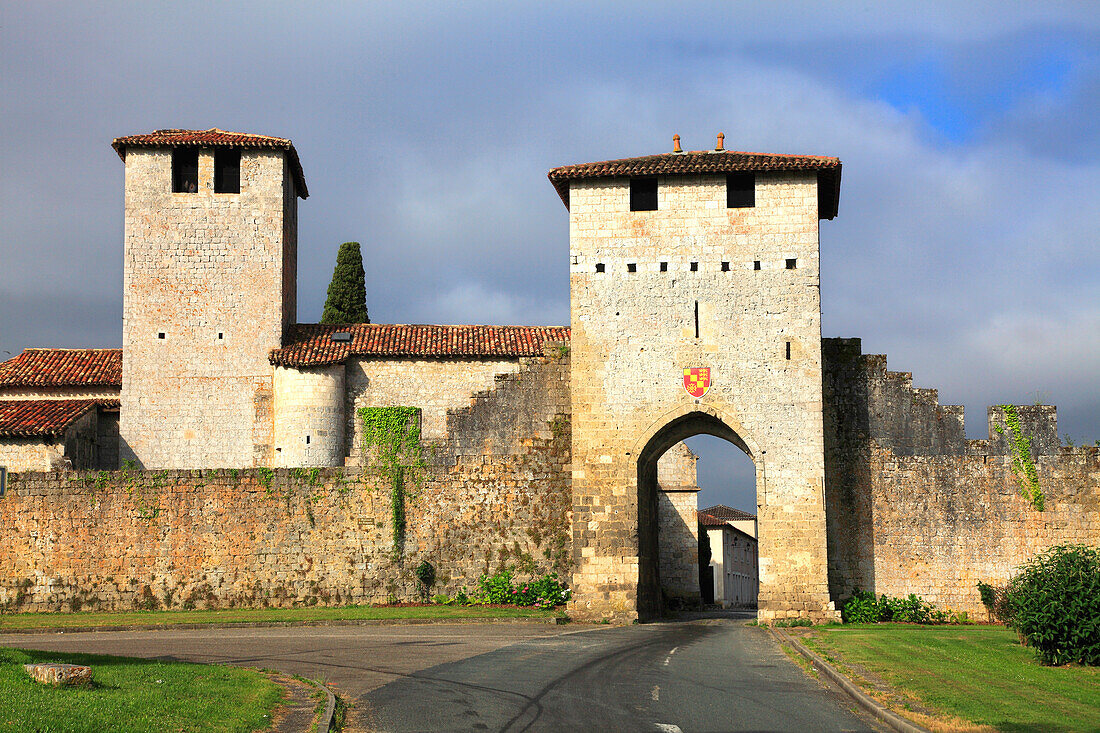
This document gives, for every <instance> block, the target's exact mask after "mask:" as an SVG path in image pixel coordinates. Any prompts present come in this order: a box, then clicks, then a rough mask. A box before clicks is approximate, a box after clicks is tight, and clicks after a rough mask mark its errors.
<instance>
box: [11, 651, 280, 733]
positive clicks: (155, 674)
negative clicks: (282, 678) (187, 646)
mask: <svg viewBox="0 0 1100 733" xmlns="http://www.w3.org/2000/svg"><path fill="white" fill-rule="evenodd" d="M35 662H67V663H70V664H83V665H87V666H90V667H91V668H92V675H93V679H94V680H95V681H94V683H93V684H92V685H90V686H86V687H82V688H77V687H47V686H44V685H40V684H38V683H36V682H34V681H32V680H31V678H30V676H28V675H27V673H26V672H25V671H24V669H23V665H24V664H31V663H35ZM0 690H3V691H4V693H3V694H2V695H0V731H71V732H72V733H83V732H84V731H88V733H93V732H94V733H98V731H105V730H110V731H119V732H120V733H128V732H129V731H134V732H135V733H137V732H138V731H181V730H187V731H253V730H262V729H264V728H267V727H268V725H269V724H270V723H271V716H272V714H273V712H274V710H275V707H276V705H278V703H279V701H280V699H281V696H282V690H281V689H280V688H279V686H278V685H277V684H275V683H274V682H272V681H271V680H269V679H267V678H266V677H265V676H263V675H262V674H260V673H259V672H254V671H251V670H247V669H237V668H233V667H220V666H214V665H205V664H184V663H177V662H158V661H153V660H147V659H131V658H129V657H108V656H100V655H95V654H59V653H56V652H42V651H33V650H23V649H4V648H0Z"/></svg>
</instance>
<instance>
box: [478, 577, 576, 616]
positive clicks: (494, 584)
mask: <svg viewBox="0 0 1100 733" xmlns="http://www.w3.org/2000/svg"><path fill="white" fill-rule="evenodd" d="M513 578H514V576H513V573H512V571H511V570H501V571H500V572H497V573H494V574H493V575H482V576H481V578H480V579H479V580H478V582H477V586H478V589H477V594H476V600H477V602H478V603H483V604H485V603H508V604H514V605H516V606H539V607H540V608H553V607H554V606H560V605H562V604H563V603H565V602H566V601H568V600H569V595H570V591H569V588H567V587H566V585H565V583H564V582H563V581H562V580H559V579H558V576H557V575H554V574H552V573H551V574H549V575H544V576H542V577H541V578H534V579H532V580H529V581H526V582H523V583H515V582H513Z"/></svg>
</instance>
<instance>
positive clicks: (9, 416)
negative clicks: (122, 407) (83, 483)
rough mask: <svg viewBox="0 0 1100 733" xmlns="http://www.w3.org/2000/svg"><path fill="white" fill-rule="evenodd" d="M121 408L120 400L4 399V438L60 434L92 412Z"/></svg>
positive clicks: (0, 422) (0, 423)
mask: <svg viewBox="0 0 1100 733" xmlns="http://www.w3.org/2000/svg"><path fill="white" fill-rule="evenodd" d="M118 405H119V401H118V400H0V435H3V436H11V437H20V438H29V437H35V436H40V435H59V434H61V433H64V432H65V430H66V429H68V427H69V426H70V425H72V424H73V422H74V421H76V420H78V419H80V418H81V417H83V416H84V415H86V414H87V413H88V411H89V410H92V409H95V408H96V407H102V408H106V409H109V410H110V409H116V408H117V407H118Z"/></svg>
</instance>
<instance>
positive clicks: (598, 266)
mask: <svg viewBox="0 0 1100 733" xmlns="http://www.w3.org/2000/svg"><path fill="white" fill-rule="evenodd" d="M603 271H604V267H603V263H602V262H597V263H596V272H603Z"/></svg>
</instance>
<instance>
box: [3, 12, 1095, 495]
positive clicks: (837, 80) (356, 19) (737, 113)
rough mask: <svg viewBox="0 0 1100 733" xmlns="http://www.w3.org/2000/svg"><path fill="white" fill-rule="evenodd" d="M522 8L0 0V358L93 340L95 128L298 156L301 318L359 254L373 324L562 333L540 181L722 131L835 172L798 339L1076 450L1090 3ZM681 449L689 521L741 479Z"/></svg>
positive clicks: (106, 243) (1085, 293) (552, 208)
mask: <svg viewBox="0 0 1100 733" xmlns="http://www.w3.org/2000/svg"><path fill="white" fill-rule="evenodd" d="M538 5H545V7H543V8H539V7H536V4H535V3H497V4H490V3H471V2H464V3H450V4H447V3H425V4H416V3H411V2H401V3H394V4H392V5H385V4H382V3H370V4H366V3H348V4H343V5H335V6H332V7H331V8H330V9H329V10H328V11H326V12H320V11H317V10H313V9H311V8H310V7H309V6H308V5H307V4H305V3H289V2H287V3H280V2H264V3H256V4H251V5H249V4H239V3H172V4H170V5H169V4H165V5H161V4H159V3H148V2H146V3H132V4H118V3H111V2H100V3H95V4H91V3H88V4H78V3H71V4H60V3H16V2H10V1H8V0H4V2H3V3H2V4H0V61H2V66H0V68H2V69H3V73H2V74H0V99H3V103H2V104H3V106H2V109H3V113H2V114H0V165H2V167H0V171H2V173H0V356H2V357H3V358H9V355H14V354H17V353H19V351H20V350H21V349H23V348H25V347H28V346H72V347H76V346H117V345H119V343H120V340H121V316H122V302H121V281H122V255H121V246H122V172H123V171H122V163H121V162H120V161H119V159H118V157H117V156H116V155H115V153H114V151H113V150H112V149H111V147H110V141H111V139H112V138H114V137H117V136H120V135H127V134H134V133H142V132H148V131H150V130H153V129H156V128H163V127H190V128H208V127H215V126H216V127H221V128H223V129H229V130H240V131H246V132H259V133H264V134H271V135H279V136H284V137H289V138H292V139H293V140H294V143H295V146H296V147H297V149H298V151H299V154H300V155H301V158H302V162H303V166H304V168H305V174H306V180H307V181H308V184H309V190H310V193H311V196H310V198H309V199H308V200H307V201H304V202H302V204H301V207H300V210H299V211H300V230H299V280H298V292H299V313H298V317H299V320H300V321H315V320H317V319H318V318H319V316H320V311H321V306H322V302H323V297H324V290H325V287H326V285H327V282H328V278H329V276H330V275H331V272H332V267H333V264H334V261H335V252H336V247H337V246H338V244H339V243H340V242H342V241H345V240H349V239H356V240H359V241H361V242H362V243H363V245H364V258H365V265H366V268H367V288H368V305H369V308H370V313H371V317H372V319H373V320H374V321H376V322H434V323H470V322H474V323H477V322H480V323H522V324H564V323H568V320H569V318H568V317H569V287H568V266H567V260H566V255H567V251H568V231H567V216H566V211H565V209H564V207H563V206H562V205H561V202H560V200H559V199H558V198H557V196H556V194H555V193H554V190H553V188H552V187H551V186H550V184H549V183H548V182H547V180H546V172H547V170H549V169H550V168H552V167H554V166H557V165H561V164H566V163H574V162H583V161H589V160H601V159H605V158H614V157H623V156H631V155H642V154H648V153H653V152H661V151H666V150H668V149H669V148H670V141H671V137H672V134H673V133H679V134H680V135H681V136H682V138H683V142H684V146H685V148H688V149H699V148H707V147H710V146H712V145H713V141H714V135H715V133H717V132H718V131H723V132H725V134H726V145H727V147H729V148H733V149H741V150H750V151H765V152H785V153H810V154H825V155H836V156H839V157H840V158H841V160H842V161H843V163H844V180H843V188H842V194H841V202H840V215H839V216H838V218H837V219H835V220H833V221H825V222H822V229H821V261H822V286H821V290H822V302H823V331H824V335H825V336H860V337H862V338H863V346H864V351H865V352H868V353H872V352H873V353H887V354H889V357H890V368H892V369H897V370H902V371H912V372H913V376H914V382H915V384H916V385H917V386H922V387H937V388H939V390H940V399H941V402H944V403H957V404H964V405H965V406H966V410H967V415H968V420H967V423H968V426H967V430H968V433H969V434H970V435H971V437H984V435H985V417H984V416H985V407H986V405H988V404H991V403H1001V402H1017V403H1031V402H1035V401H1036V400H1042V401H1044V402H1048V403H1054V404H1057V405H1058V406H1059V426H1060V429H1061V432H1062V433H1063V434H1068V435H1070V436H1072V437H1073V438H1074V439H1075V440H1076V441H1077V442H1082V441H1084V440H1088V441H1089V442H1092V441H1094V440H1098V439H1100V388H1098V386H1097V375H1098V374H1100V268H1098V264H1100V263H1098V257H1097V255H1098V252H1100V249H1098V247H1097V236H1098V235H1097V232H1098V231H1100V200H1098V199H1100V124H1097V117H1098V116H1100V5H1097V4H1096V3H1089V2H1079V3H1062V4H1059V3H1054V2H1043V3H1023V2H1018V3H1006V4H1001V5H998V4H994V3H944V4H941V5H938V6H937V5H934V4H930V3H928V2H920V3H911V4H899V3H878V2H853V3H842V4H824V3H818V2H807V3H752V4H749V3H743V4H742V3H733V2H722V3H713V4H693V3H675V4H668V5H661V6H658V5H656V4H648V3H644V2H636V1H635V2H624V3H598V2H593V1H592V0H588V1H586V2H578V3H574V2H555V3H552V4H538ZM967 5H974V6H979V7H974V8H969V9H967V8H965V7H964V6H967ZM696 446H697V447H698V448H699V450H700V451H701V452H702V453H703V461H702V463H701V465H700V469H701V474H702V483H703V484H704V487H705V488H707V494H705V495H704V498H703V501H704V503H707V502H708V500H713V501H719V500H723V501H726V502H727V503H734V504H736V505H743V506H744V507H745V508H751V507H752V504H753V502H752V500H751V495H750V494H749V493H747V492H745V491H741V492H740V493H736V494H730V493H729V492H728V491H727V489H728V487H729V485H730V484H731V483H734V482H736V483H740V484H741V485H742V486H744V482H745V478H744V476H745V470H744V469H745V464H746V461H737V462H735V463H733V464H731V461H733V458H734V455H735V452H734V450H735V449H732V448H730V447H728V446H725V445H724V444H723V445H721V446H719V445H716V444H715V443H712V442H710V441H707V440H700V441H698V442H697V443H696ZM730 465H735V466H736V468H735V469H734V471H733V473H734V478H731V477H730V468H729V467H730ZM748 481H749V482H750V484H751V478H749V479H748ZM719 489H722V490H721V491H719Z"/></svg>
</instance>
